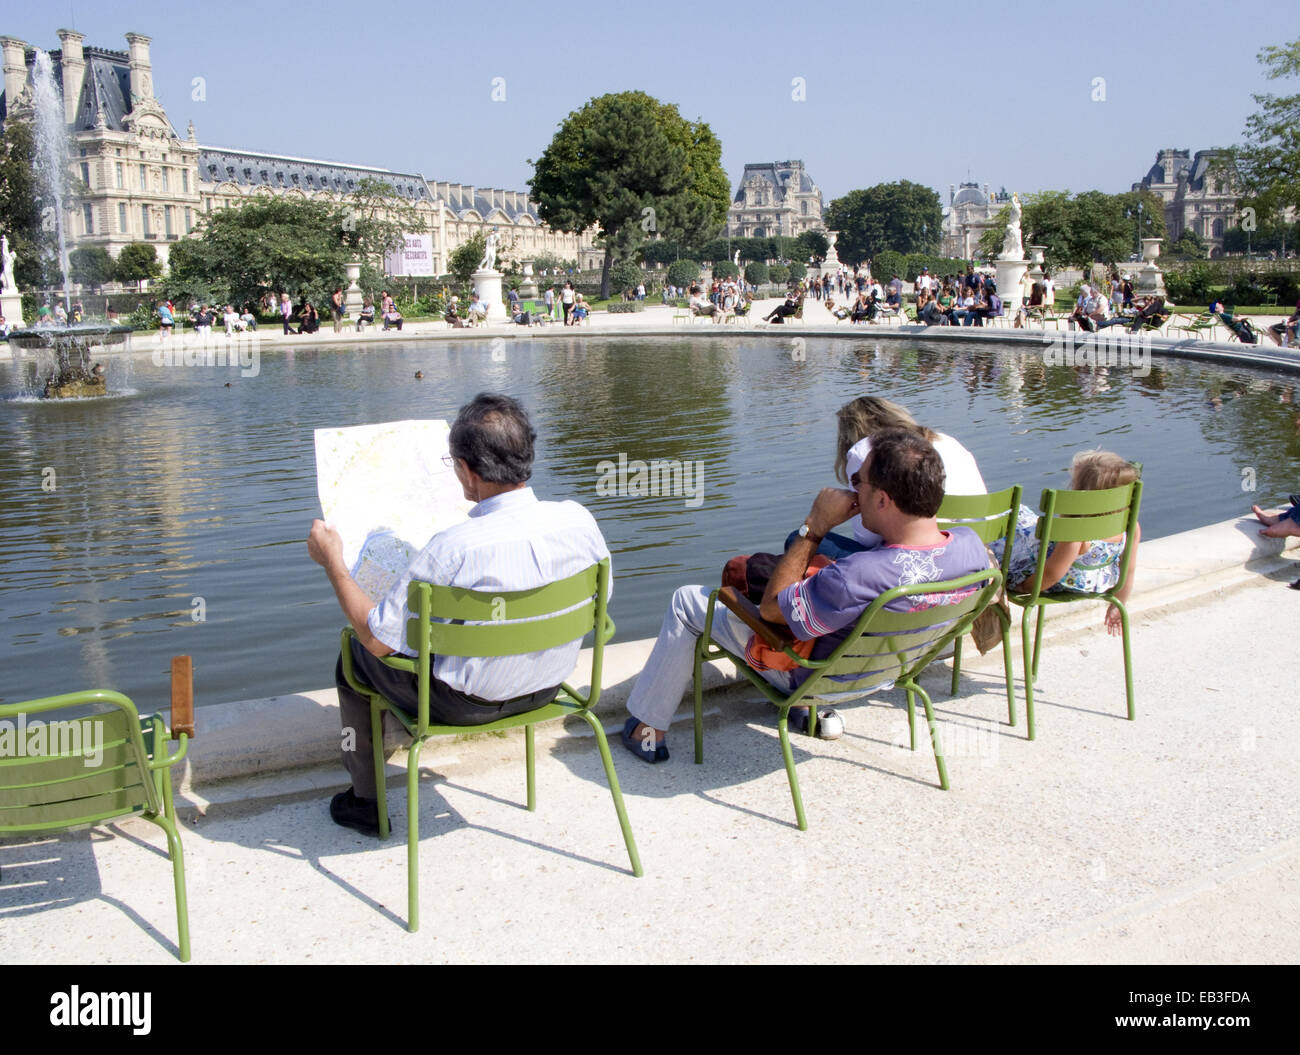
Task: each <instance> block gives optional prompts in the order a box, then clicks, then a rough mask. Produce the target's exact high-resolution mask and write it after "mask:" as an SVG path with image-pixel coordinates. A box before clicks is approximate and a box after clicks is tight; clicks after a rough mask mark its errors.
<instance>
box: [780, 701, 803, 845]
mask: <svg viewBox="0 0 1300 1055" xmlns="http://www.w3.org/2000/svg"><path fill="white" fill-rule="evenodd" d="M789 724H790V708H789V707H783V708H782V709H781V717H780V718H778V719H777V722H776V728H777V731H778V732H780V734H781V755H782V757H783V758H784V759H785V775H786V777H787V778H788V779H789V781H790V797H791V798H792V799H793V800H794V818H795V821H796V823H798V825H799V830H800V831H801V832H806V831H807V830H808V818H807V816H806V815H805V814H804V811H803V796H802V795H800V794H799V775H798V774H797V773H795V771H794V752H793V751H792V750H791V749H790V729H789Z"/></svg>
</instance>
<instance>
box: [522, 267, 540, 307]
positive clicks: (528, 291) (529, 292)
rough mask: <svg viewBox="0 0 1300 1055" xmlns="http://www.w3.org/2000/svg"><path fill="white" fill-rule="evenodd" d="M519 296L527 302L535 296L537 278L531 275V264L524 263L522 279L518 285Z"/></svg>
mask: <svg viewBox="0 0 1300 1055" xmlns="http://www.w3.org/2000/svg"><path fill="white" fill-rule="evenodd" d="M519 295H520V296H521V297H524V298H526V299H528V300H532V299H533V298H534V297H536V296H537V277H536V276H535V275H534V274H533V262H532V261H531V260H525V261H524V277H523V280H522V281H521V282H520V283H519Z"/></svg>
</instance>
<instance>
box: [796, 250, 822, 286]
mask: <svg viewBox="0 0 1300 1055" xmlns="http://www.w3.org/2000/svg"><path fill="white" fill-rule="evenodd" d="M828 248H829V247H828ZM807 275H808V268H807V267H805V266H804V263H803V261H802V260H792V261H791V262H790V281H791V282H798V281H799V280H800V279H801V278H805V277H807Z"/></svg>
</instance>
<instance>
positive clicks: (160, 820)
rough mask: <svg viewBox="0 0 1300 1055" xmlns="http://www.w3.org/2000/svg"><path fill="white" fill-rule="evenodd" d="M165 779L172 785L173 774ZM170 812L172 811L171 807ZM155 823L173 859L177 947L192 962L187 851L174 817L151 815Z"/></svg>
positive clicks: (182, 959)
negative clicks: (187, 893)
mask: <svg viewBox="0 0 1300 1055" xmlns="http://www.w3.org/2000/svg"><path fill="white" fill-rule="evenodd" d="M162 778H163V780H165V781H167V782H168V785H169V787H170V783H171V774H170V773H167V772H164V773H163V774H162ZM168 813H171V810H170V808H169V809H168ZM149 819H150V820H151V821H153V822H154V824H156V825H158V827H160V828H161V829H162V830H163V831H164V832H166V833H167V855H168V856H169V857H170V858H171V859H172V883H173V885H174V886H175V888H176V949H177V951H178V953H179V955H180V960H181V962H182V963H189V962H190V910H189V904H188V902H187V901H186V898H185V853H184V851H183V850H182V849H181V837H180V833H179V832H178V831H177V830H176V821H175V819H174V817H171V816H163V817H150V818H149Z"/></svg>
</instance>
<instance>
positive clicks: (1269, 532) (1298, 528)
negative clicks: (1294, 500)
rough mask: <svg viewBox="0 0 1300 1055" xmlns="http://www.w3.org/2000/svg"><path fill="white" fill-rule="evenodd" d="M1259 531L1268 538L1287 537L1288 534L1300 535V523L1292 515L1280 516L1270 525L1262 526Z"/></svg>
mask: <svg viewBox="0 0 1300 1055" xmlns="http://www.w3.org/2000/svg"><path fill="white" fill-rule="evenodd" d="M1259 533H1260V534H1261V535H1263V536H1265V537H1266V538H1286V536H1288V535H1300V524H1297V523H1296V522H1295V521H1294V520H1292V519H1291V518H1290V517H1278V519H1277V521H1276V522H1275V523H1273V524H1272V525H1270V526H1269V527H1265V528H1260V529H1259Z"/></svg>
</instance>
